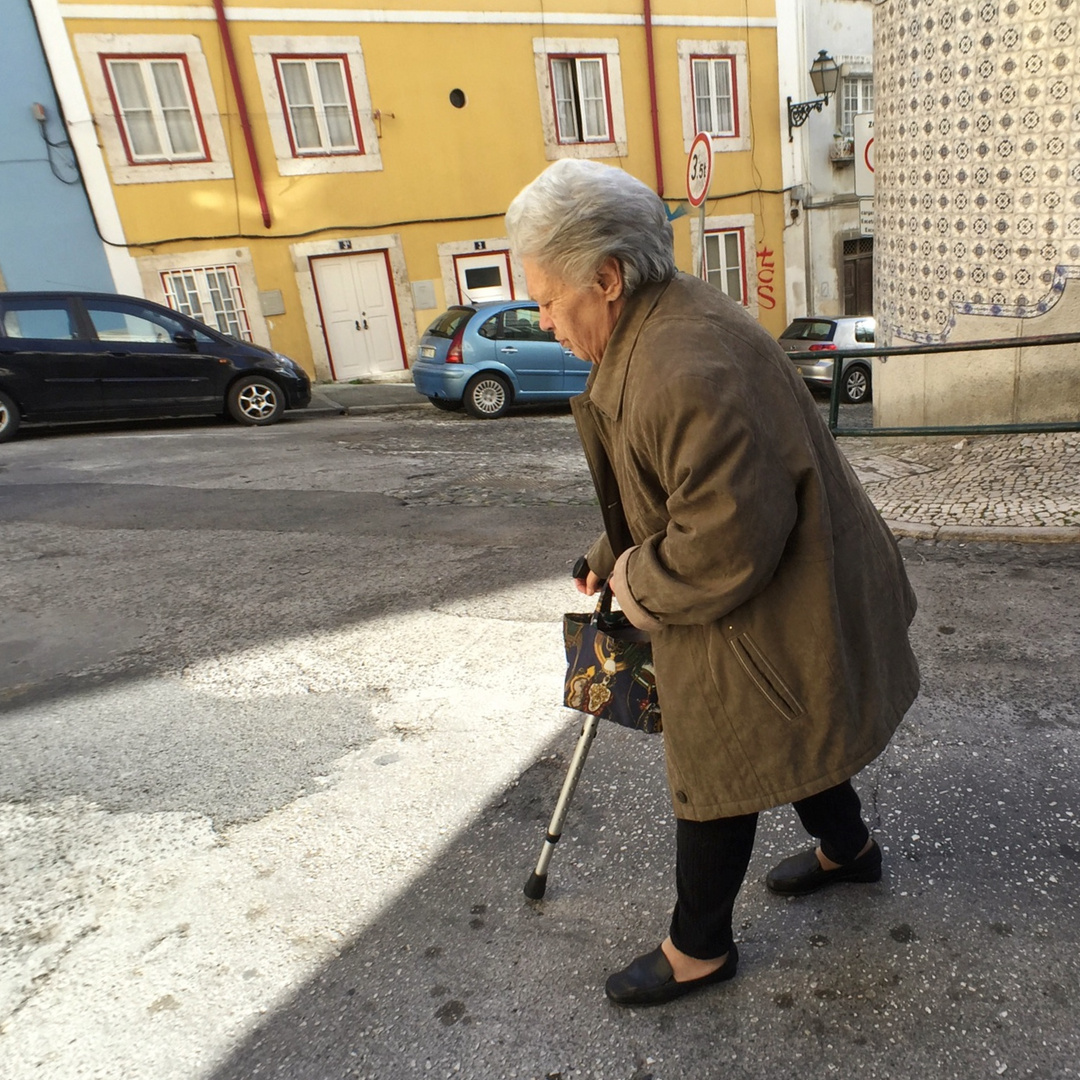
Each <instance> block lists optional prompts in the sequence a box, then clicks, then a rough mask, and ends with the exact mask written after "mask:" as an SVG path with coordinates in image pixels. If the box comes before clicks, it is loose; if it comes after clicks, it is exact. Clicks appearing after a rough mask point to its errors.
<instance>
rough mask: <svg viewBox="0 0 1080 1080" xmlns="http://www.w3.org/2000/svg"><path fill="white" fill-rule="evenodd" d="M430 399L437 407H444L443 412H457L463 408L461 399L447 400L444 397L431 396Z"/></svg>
mask: <svg viewBox="0 0 1080 1080" xmlns="http://www.w3.org/2000/svg"><path fill="white" fill-rule="evenodd" d="M428 401H430V402H431V404H432V405H434V406H435V408H436V409H442V411H443V412H457V411H458V410H459V409H460V408H461V402H460V401H447V400H446V398H443V397H429V398H428Z"/></svg>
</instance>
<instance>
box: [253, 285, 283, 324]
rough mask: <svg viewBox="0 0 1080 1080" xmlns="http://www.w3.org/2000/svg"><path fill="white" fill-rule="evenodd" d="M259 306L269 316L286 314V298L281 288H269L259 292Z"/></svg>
mask: <svg viewBox="0 0 1080 1080" xmlns="http://www.w3.org/2000/svg"><path fill="white" fill-rule="evenodd" d="M259 307H260V308H261V309H262V313H263V315H265V316H266V317H267V318H269V317H270V316H271V315H284V314H285V298H284V297H283V296H282V295H281V290H280V289H267V290H266V292H261V293H259Z"/></svg>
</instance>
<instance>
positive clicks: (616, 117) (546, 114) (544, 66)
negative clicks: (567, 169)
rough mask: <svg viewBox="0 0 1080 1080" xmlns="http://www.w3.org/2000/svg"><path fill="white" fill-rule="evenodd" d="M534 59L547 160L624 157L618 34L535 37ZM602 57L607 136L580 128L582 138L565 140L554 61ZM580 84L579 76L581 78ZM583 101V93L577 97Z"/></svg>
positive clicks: (624, 114) (624, 121) (625, 142)
mask: <svg viewBox="0 0 1080 1080" xmlns="http://www.w3.org/2000/svg"><path fill="white" fill-rule="evenodd" d="M533 60H534V63H535V67H536V87H537V92H538V95H539V102H540V124H541V128H542V130H543V133H544V153H545V156H546V158H547V160H548V161H556V160H558V159H559V158H605V157H625V156H626V154H627V138H626V112H625V109H624V106H623V88H622V67H621V65H620V63H619V42H618V40H617V39H615V38H533ZM553 60H556V61H575V62H576V63H575V72H577V71H578V67H577V62H580V61H586V62H587V61H599V62H600V64H601V68H602V71H603V73H604V75H605V82H604V90H605V96H606V99H607V100H606V116H607V125H608V130H607V132H606V133H605V137H604V138H600V137H599V136H598V135H595V134H590V135H588V137H584V138H582V137H580V136H582V135H583V134H585V133H582V132H580V131H579V132H578V135H579V138H578V139H576V140H573V141H563V139H564V138H565V137H566V133H564V132H561V131H560V126H559V121H558V117H557V107H556V101H555V87H554V85H553V78H552V61H553ZM578 85H579V86H580V80H578ZM578 104H579V105H580V96H579V98H578ZM579 115H580V109H579Z"/></svg>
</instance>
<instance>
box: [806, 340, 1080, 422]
mask: <svg viewBox="0 0 1080 1080" xmlns="http://www.w3.org/2000/svg"><path fill="white" fill-rule="evenodd" d="M1040 345H1080V334H1044V335H1042V336H1041V337H1029V338H1009V339H1008V340H1005V339H1000V338H999V339H996V340H990V341H965V342H962V343H960V344H957V345H897V346H895V347H890V348H881V349H836V350H835V351H832V352H829V353H828V354H827V355H828V357H829V359H830V360H833V361H834V364H833V377H832V386H831V388H830V393H829V431H830V432H831V433H832V434H833V436H834V437H837V436H841V435H858V436H862V437H874V436H892V435H1015V434H1020V433H1024V432H1036V431H1080V420H1060V421H1049V422H1046V423H1042V422H1036V421H1031V422H1026V423H1019V424H965V425H960V424H941V425H938V424H933V425H928V426H921V427H889V428H875V427H868V428H842V427H840V426H839V416H840V390H841V385H842V380H843V374H844V361H845V360H854V359H858V360H871V359H873V357H875V356H933V355H938V354H941V353H958V352H965V353H966V352H990V351H993V350H995V349H1027V348H1032V347H1034V346H1040ZM787 356H788V357H789V358H790V359H792V360H821V359H822V354H821V352H820V351H814V352H810V351H802V352H790V353H787ZM873 381H874V380H873V379H871V393H872V392H873Z"/></svg>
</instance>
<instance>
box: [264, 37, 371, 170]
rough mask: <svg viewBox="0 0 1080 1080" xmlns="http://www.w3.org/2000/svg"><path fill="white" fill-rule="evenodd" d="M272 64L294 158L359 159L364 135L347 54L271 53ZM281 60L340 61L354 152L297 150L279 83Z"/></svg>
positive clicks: (287, 104)
mask: <svg viewBox="0 0 1080 1080" xmlns="http://www.w3.org/2000/svg"><path fill="white" fill-rule="evenodd" d="M270 59H271V60H272V61H273V64H274V79H275V80H276V81H277V88H278V99H279V100H280V101H281V112H282V115H283V116H284V118H285V132H286V134H287V135H288V136H289V150H290V151H291V152H292V156H293V157H294V158H329V157H361V156H363V154H364V153H365V150H364V133H363V132H362V131H361V130H360V112H359V110H358V109H357V107H356V94H355V93H354V92H353V83H352V68H350V66H349V54H348V53H273V54H272V55H271V57H270ZM281 60H340V61H341V63H342V64H343V65H344V67H345V88H346V90H347V91H348V93H349V108H350V109H351V110H352V119H353V131H355V132H356V145H357V147H358V149H356V150H329V151H325V152H324V151H321V150H297V148H296V139H295V137H294V136H293V126H292V117H291V116H290V115H289V99H288V98H287V97H286V96H285V86H284V84H283V83H282V81H281V66H280V63H279V61H281Z"/></svg>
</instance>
